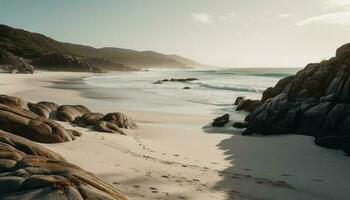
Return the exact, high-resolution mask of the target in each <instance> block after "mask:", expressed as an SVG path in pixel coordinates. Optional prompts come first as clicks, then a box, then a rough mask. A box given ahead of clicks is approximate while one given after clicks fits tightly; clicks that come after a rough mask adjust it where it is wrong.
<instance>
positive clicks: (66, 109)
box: [56, 105, 91, 122]
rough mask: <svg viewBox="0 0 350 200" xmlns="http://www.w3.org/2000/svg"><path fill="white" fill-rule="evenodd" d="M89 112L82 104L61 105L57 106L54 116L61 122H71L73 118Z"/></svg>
mask: <svg viewBox="0 0 350 200" xmlns="http://www.w3.org/2000/svg"><path fill="white" fill-rule="evenodd" d="M87 113H91V111H90V109H89V108H87V107H86V106H83V105H63V106H60V107H58V109H57V111H56V118H57V119H58V120H60V121H63V122H73V121H74V120H75V118H77V117H81V116H83V115H84V114H87Z"/></svg>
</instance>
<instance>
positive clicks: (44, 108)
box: [28, 101, 58, 118]
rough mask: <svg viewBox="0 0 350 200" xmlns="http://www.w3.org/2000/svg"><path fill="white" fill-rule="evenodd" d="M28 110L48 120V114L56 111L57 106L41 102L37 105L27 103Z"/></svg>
mask: <svg viewBox="0 0 350 200" xmlns="http://www.w3.org/2000/svg"><path fill="white" fill-rule="evenodd" d="M28 108H29V110H30V111H32V112H33V113H35V114H37V115H39V116H41V117H45V118H49V117H50V114H51V113H52V112H54V111H56V110H57V108H58V105H57V104H56V103H52V102H47V101H42V102H38V103H28Z"/></svg>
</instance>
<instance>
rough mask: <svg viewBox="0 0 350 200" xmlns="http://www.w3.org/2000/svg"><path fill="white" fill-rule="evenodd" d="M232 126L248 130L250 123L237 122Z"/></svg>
mask: <svg viewBox="0 0 350 200" xmlns="http://www.w3.org/2000/svg"><path fill="white" fill-rule="evenodd" d="M232 126H233V127H235V128H239V129H242V128H247V127H248V122H235V123H233V125H232Z"/></svg>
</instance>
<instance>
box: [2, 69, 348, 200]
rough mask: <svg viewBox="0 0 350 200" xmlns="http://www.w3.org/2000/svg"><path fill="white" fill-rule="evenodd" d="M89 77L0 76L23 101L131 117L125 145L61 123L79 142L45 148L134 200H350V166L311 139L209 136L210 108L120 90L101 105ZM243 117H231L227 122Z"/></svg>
mask: <svg viewBox="0 0 350 200" xmlns="http://www.w3.org/2000/svg"><path fill="white" fill-rule="evenodd" d="M121 73H125V75H126V76H127V73H128V72H121ZM93 75H94V74H92V73H68V72H37V73H35V74H33V75H23V74H16V75H11V74H0V90H1V93H2V94H6V95H13V96H18V97H22V98H24V99H26V100H28V101H33V102H37V101H52V102H56V103H57V104H60V105H63V104H81V105H86V106H88V107H89V108H90V109H91V110H94V111H97V112H102V113H108V112H112V111H120V112H123V113H125V114H127V115H129V116H130V117H132V118H133V119H134V120H135V121H136V123H137V125H138V128H137V129H135V130H125V132H126V133H127V136H122V135H115V134H110V133H99V132H94V131H91V130H89V129H84V128H80V127H73V126H72V125H71V124H68V123H63V122H60V123H61V124H63V125H64V126H65V127H71V128H73V129H76V130H79V131H81V132H83V136H82V137H80V138H78V139H76V140H74V141H71V142H67V143H59V144H43V145H44V146H46V147H48V148H49V149H51V150H53V151H55V152H57V153H59V154H61V155H62V156H63V157H64V158H66V159H67V160H68V161H69V162H71V163H74V164H77V165H78V166H80V167H82V168H83V169H85V170H87V171H90V172H92V173H94V174H96V175H97V176H99V177H101V178H103V179H104V180H106V181H108V182H110V183H112V184H113V185H115V186H116V187H118V189H120V190H121V191H122V192H124V193H125V194H126V195H128V196H129V197H130V198H131V199H136V200H138V199H193V200H197V199H213V200H214V199H215V200H217V199H222V200H224V199H259V200H260V199H261V200H262V199H272V200H274V199H275V200H280V199H286V200H289V199H291V200H292V199H293V200H296V199H297V200H299V199H300V200H301V199H303V200H313V199H315V200H318V199H323V200H331V199H334V200H346V199H348V198H349V196H350V186H349V184H348V183H349V182H348V180H350V174H349V173H347V169H348V168H349V167H350V160H349V158H348V157H346V156H344V154H343V153H342V152H340V151H336V150H329V149H324V148H321V147H319V146H316V145H314V144H313V138H312V137H307V136H298V135H283V136H268V137H267V136H265V137H259V136H254V137H253V136H251V137H250V136H249V137H245V136H241V135H240V133H241V130H238V129H234V128H233V127H231V126H226V128H211V127H210V126H208V124H209V123H210V122H211V121H212V119H213V118H214V117H217V115H218V111H217V110H216V108H215V106H213V105H203V104H199V103H192V102H188V101H184V100H181V99H175V98H171V97H166V96H162V95H158V94H155V93H151V92H145V91H138V90H127V89H122V88H121V89H118V90H114V91H113V94H114V97H113V98H105V97H104V95H103V93H99V89H98V88H93V87H91V86H89V85H85V84H84V83H83V82H82V78H83V77H89V76H93ZM111 92H112V91H111ZM243 117H244V116H243V115H242V114H240V113H237V115H233V116H232V115H231V120H232V121H239V120H241V119H242V118H243Z"/></svg>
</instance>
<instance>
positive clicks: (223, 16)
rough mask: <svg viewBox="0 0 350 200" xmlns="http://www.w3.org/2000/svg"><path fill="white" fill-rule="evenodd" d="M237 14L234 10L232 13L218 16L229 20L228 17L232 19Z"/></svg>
mask: <svg viewBox="0 0 350 200" xmlns="http://www.w3.org/2000/svg"><path fill="white" fill-rule="evenodd" d="M236 15H237V14H236V13H234V12H231V13H228V14H224V15H219V16H218V18H219V19H220V20H223V21H224V20H228V19H230V18H232V17H235V16H236Z"/></svg>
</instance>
